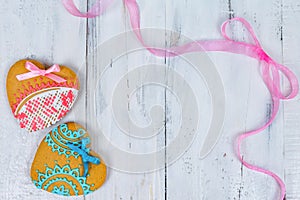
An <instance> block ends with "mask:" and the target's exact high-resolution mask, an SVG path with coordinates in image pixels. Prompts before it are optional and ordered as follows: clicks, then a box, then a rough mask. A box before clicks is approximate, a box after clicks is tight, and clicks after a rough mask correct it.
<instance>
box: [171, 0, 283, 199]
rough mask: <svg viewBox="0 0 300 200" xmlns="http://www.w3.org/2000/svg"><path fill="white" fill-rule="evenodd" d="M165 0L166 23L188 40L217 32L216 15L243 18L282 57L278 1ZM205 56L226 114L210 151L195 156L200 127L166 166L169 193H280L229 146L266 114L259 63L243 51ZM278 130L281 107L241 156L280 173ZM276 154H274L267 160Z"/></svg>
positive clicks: (236, 32) (241, 35)
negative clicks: (216, 74) (221, 93)
mask: <svg viewBox="0 0 300 200" xmlns="http://www.w3.org/2000/svg"><path fill="white" fill-rule="evenodd" d="M168 2H169V3H168V4H167V5H168V6H167V8H168V9H167V16H168V18H167V27H169V26H170V27H171V28H172V29H175V30H177V31H182V32H183V33H184V32H185V31H186V32H187V33H188V35H189V36H190V37H192V38H193V39H197V38H200V39H203V38H209V39H210V38H214V37H215V38H216V37H218V35H220V32H219V28H218V26H216V25H217V24H219V25H220V24H221V22H222V21H221V20H220V19H223V20H225V19H226V18H231V17H234V16H240V17H244V18H246V19H247V20H248V21H249V22H250V23H251V24H252V25H253V27H254V29H255V32H256V33H257V35H258V37H259V38H260V40H261V41H262V45H263V46H265V47H266V50H267V51H268V52H269V53H270V55H272V56H273V57H275V58H277V59H278V58H280V57H281V42H280V34H279V35H278V30H280V27H281V19H280V17H281V4H280V2H278V1H265V2H260V3H259V5H260V6H259V7H260V8H259V9H257V8H258V7H257V5H258V2H253V1H243V2H240V1H219V2H214V3H212V2H209V4H208V3H205V2H204V1H198V2H176V3H174V2H173V1H168ZM270 5H272V6H270ZM178 8H180V9H178ZM194 8H197V9H194ZM186 10H189V12H186ZM191 10H194V12H196V13H193V12H192V11H191ZM191 24H193V25H191ZM194 24H197V25H198V26H195V25H194ZM230 28H231V30H229V31H228V32H229V34H231V35H232V37H233V38H235V39H241V40H243V41H245V40H246V41H248V34H247V33H246V32H245V29H244V28H243V27H241V26H240V25H238V24H233V25H231V27H230ZM187 30H188V31H187ZM209 55H211V57H212V59H213V61H214V62H215V64H216V66H217V68H218V70H219V72H220V74H221V77H222V79H223V82H224V85H225V93H226V98H227V99H226V112H227V113H226V119H225V123H224V129H223V135H222V137H221V138H220V140H219V142H218V143H217V145H216V147H215V149H214V150H213V151H212V152H211V154H210V155H209V156H207V157H206V158H205V159H203V160H200V159H199V150H200V148H201V146H200V145H201V141H202V140H203V136H202V134H201V133H203V132H200V133H199V135H197V139H196V140H195V141H194V143H193V145H192V146H191V148H190V149H189V150H188V152H187V153H186V154H184V156H183V157H182V158H180V159H179V160H178V161H177V162H176V163H174V164H173V165H172V166H170V167H169V168H168V170H167V171H168V178H167V182H168V185H167V188H168V198H169V199H183V198H184V199H257V198H259V199H272V198H273V197H274V198H275V195H279V193H278V192H277V191H278V188H277V185H276V184H275V183H274V182H273V181H272V180H271V179H270V178H269V177H266V176H264V175H261V174H258V173H253V172H251V171H249V170H247V169H244V167H242V166H241V164H240V162H239V161H238V160H237V157H236V156H235V153H234V151H233V147H232V146H233V144H234V140H235V138H236V136H237V135H238V134H240V133H241V132H243V131H245V130H252V129H254V128H256V127H258V126H259V125H261V124H262V123H263V122H264V121H265V120H266V117H267V116H268V115H269V114H268V113H269V109H270V96H269V94H268V92H267V90H266V88H265V86H264V84H263V82H262V80H261V78H260V76H259V68H258V63H257V62H256V61H255V60H252V59H249V58H246V57H244V56H238V55H231V54H227V53H210V54H209ZM177 62H178V61H177V60H176V59H174V60H171V61H170V66H172V67H173V66H176V64H177ZM172 67H171V68H172ZM176 67H177V66H176ZM178 67H181V66H180V65H179V66H178ZM237 83H238V84H237ZM203 89H205V88H203ZM266 102H267V103H266ZM206 114H207V115H209V113H206ZM204 126H205V125H204ZM282 130H283V114H282V112H281V113H279V116H278V117H277V120H276V122H275V123H274V124H273V125H272V127H271V128H270V129H269V130H267V131H265V132H264V133H262V134H260V135H259V136H255V137H253V139H249V141H247V142H246V143H245V144H244V146H243V152H244V153H243V154H244V157H245V159H247V161H249V162H251V163H254V164H257V165H260V166H262V167H265V168H268V169H271V170H272V171H275V172H277V173H279V175H281V176H282V177H283V164H282V160H283V135H282ZM167 132H168V133H167V134H173V133H174V130H172V129H171V128H170V129H168V131H167ZM204 133H205V132H204ZM275 156H276V158H278V159H272V158H274V157H275ZM270 182H271V184H270Z"/></svg>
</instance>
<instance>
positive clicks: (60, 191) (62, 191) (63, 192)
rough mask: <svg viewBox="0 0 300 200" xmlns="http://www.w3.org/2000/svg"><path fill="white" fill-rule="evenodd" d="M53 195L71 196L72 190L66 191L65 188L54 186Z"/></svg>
mask: <svg viewBox="0 0 300 200" xmlns="http://www.w3.org/2000/svg"><path fill="white" fill-rule="evenodd" d="M52 193H54V194H59V195H62V196H71V194H70V190H69V189H65V186H63V185H61V186H60V187H57V186H54V188H53V190H52Z"/></svg>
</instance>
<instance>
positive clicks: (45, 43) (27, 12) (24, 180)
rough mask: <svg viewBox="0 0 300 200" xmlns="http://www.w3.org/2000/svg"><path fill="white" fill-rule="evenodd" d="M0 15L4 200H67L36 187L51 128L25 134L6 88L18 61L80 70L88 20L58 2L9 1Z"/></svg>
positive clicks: (0, 184)
mask: <svg viewBox="0 0 300 200" xmlns="http://www.w3.org/2000/svg"><path fill="white" fill-rule="evenodd" d="M81 8H84V5H83V7H81ZM0 15H1V19H0V24H1V25H0V38H1V39H0V44H1V45H0V54H1V56H0V63H1V68H0V74H1V85H2V86H3V87H1V97H0V102H1V104H0V109H1V112H0V118H1V119H2V123H0V128H1V134H0V138H1V139H0V157H1V160H0V176H1V181H0V199H14V200H16V199H22V200H25V199H28V200H34V199H49V200H50V199H53V200H54V199H66V198H63V197H58V196H57V195H54V194H51V193H48V192H45V191H42V190H38V189H37V188H36V187H35V186H34V185H33V184H32V182H31V178H30V167H31V161H32V160H33V158H34V155H35V152H36V150H37V147H38V145H39V143H40V141H41V140H42V139H43V137H44V136H45V134H46V133H47V132H48V131H49V130H50V128H48V129H47V130H43V131H39V132H36V133H33V134H28V133H27V132H26V131H25V130H21V129H20V128H19V126H18V124H17V122H16V120H15V119H14V117H13V115H12V114H11V111H10V109H9V104H8V101H7V100H6V91H5V87H4V86H5V81H6V75H7V72H8V70H9V68H10V66H11V65H12V64H13V63H14V62H16V61H17V60H19V59H24V58H32V59H37V60H40V61H42V62H44V63H46V64H49V65H50V64H53V63H58V64H65V65H68V66H70V67H71V68H72V69H74V70H75V71H76V70H77V69H78V68H79V66H80V65H81V64H82V63H83V62H84V59H85V21H86V20H85V19H81V20H79V19H78V18H75V17H73V16H71V15H70V14H69V13H67V12H66V11H65V9H64V8H63V7H62V5H61V4H60V3H54V2H53V1H30V0H24V1H9V0H7V1H6V0H5V1H2V2H1V8H0ZM82 81H83V82H84V80H82ZM81 102H82V101H79V102H77V103H78V104H79V105H80V104H81ZM77 106H78V105H77ZM68 120H74V117H72V114H69V115H68V116H67V117H66V118H64V120H63V121H68ZM74 199H83V197H78V198H74Z"/></svg>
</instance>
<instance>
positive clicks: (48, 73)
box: [16, 61, 67, 83]
mask: <svg viewBox="0 0 300 200" xmlns="http://www.w3.org/2000/svg"><path fill="white" fill-rule="evenodd" d="M25 68H26V69H28V70H29V72H27V73H25V74H19V75H17V76H16V78H17V79H18V80H19V81H22V80H26V79H30V78H34V77H37V76H45V77H47V78H50V79H52V80H53V81H55V82H57V83H62V82H66V81H67V80H65V79H63V78H61V77H59V76H57V75H55V74H52V72H60V67H59V65H57V64H55V65H52V66H51V67H50V68H49V69H47V70H43V69H40V68H38V67H37V66H36V65H34V64H33V63H32V62H29V61H26V63H25Z"/></svg>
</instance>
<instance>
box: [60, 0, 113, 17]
mask: <svg viewBox="0 0 300 200" xmlns="http://www.w3.org/2000/svg"><path fill="white" fill-rule="evenodd" d="M111 2H112V0H98V1H96V3H95V4H94V5H93V6H92V8H91V9H90V10H89V11H88V12H87V13H82V12H80V11H79V10H78V8H77V7H76V6H75V3H74V1H73V0H62V3H63V5H64V6H65V8H66V9H67V11H69V13H71V14H72V15H74V16H77V17H84V18H93V17H97V16H99V15H101V14H102V13H103V12H104V11H105V10H106V9H107V7H108V6H109V5H110V3H111Z"/></svg>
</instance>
